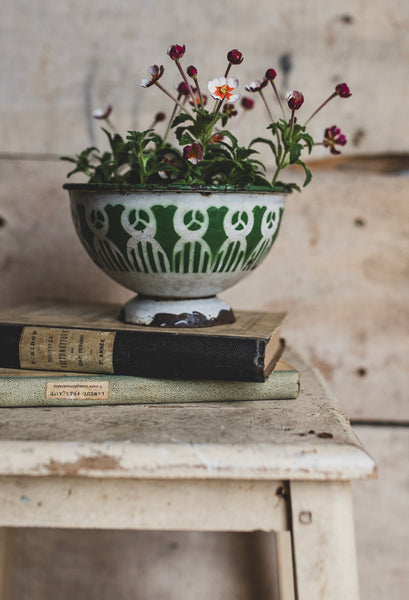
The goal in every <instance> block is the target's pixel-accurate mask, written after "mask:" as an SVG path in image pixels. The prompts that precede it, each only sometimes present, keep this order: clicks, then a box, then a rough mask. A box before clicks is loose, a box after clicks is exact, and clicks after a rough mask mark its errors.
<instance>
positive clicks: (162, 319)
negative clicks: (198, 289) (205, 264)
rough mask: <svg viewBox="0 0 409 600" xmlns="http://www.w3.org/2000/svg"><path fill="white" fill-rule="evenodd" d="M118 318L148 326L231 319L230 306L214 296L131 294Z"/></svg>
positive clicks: (209, 323) (192, 324)
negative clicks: (166, 296) (179, 296)
mask: <svg viewBox="0 0 409 600" xmlns="http://www.w3.org/2000/svg"><path fill="white" fill-rule="evenodd" d="M120 319H121V320H122V321H125V323H132V324H134V325H147V326H150V327H211V326H213V325H224V324H227V323H234V321H235V316H234V313H233V310H232V308H231V307H230V306H229V304H227V303H226V302H224V301H223V300H221V299H220V298H218V297H217V296H210V297H207V298H180V299H166V298H157V297H155V298H153V297H149V296H141V295H138V296H135V298H132V299H131V300H129V301H128V302H127V303H126V304H125V306H124V307H123V309H122V311H121V316H120Z"/></svg>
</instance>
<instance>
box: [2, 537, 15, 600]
mask: <svg viewBox="0 0 409 600" xmlns="http://www.w3.org/2000/svg"><path fill="white" fill-rule="evenodd" d="M13 552H14V530H13V529H10V528H7V527H0V600H9V599H10V597H11V582H12V575H13Z"/></svg>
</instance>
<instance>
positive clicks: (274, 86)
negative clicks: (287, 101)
mask: <svg viewBox="0 0 409 600" xmlns="http://www.w3.org/2000/svg"><path fill="white" fill-rule="evenodd" d="M270 83H271V85H272V86H273V90H274V94H275V96H276V98H277V100H278V103H279V105H280V108H281V112H282V114H283V119H284V120H285V111H284V106H283V103H282V102H281V98H280V96H279V94H278V91H277V88H276V84H275V83H274V81H272V80H270Z"/></svg>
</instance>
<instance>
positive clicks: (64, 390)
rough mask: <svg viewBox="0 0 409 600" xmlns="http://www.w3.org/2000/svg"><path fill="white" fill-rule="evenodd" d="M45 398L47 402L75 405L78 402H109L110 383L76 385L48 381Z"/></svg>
mask: <svg viewBox="0 0 409 600" xmlns="http://www.w3.org/2000/svg"><path fill="white" fill-rule="evenodd" d="M45 397H46V399H47V400H58V401H61V400H71V401H73V403H75V401H78V400H93V401H101V402H103V401H106V400H109V382H108V381H101V382H98V381H93V382H88V381H77V382H75V383H72V382H68V383H65V382H61V381H60V382H53V381H47V383H46V387H45Z"/></svg>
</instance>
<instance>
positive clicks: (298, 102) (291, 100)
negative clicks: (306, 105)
mask: <svg viewBox="0 0 409 600" xmlns="http://www.w3.org/2000/svg"><path fill="white" fill-rule="evenodd" d="M285 99H286V100H287V104H288V108H291V110H298V109H299V108H301V106H302V104H303V102H304V96H303V95H302V93H301V92H299V91H297V90H289V91H288V92H287V93H286V95H285Z"/></svg>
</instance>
